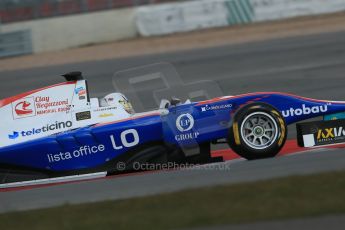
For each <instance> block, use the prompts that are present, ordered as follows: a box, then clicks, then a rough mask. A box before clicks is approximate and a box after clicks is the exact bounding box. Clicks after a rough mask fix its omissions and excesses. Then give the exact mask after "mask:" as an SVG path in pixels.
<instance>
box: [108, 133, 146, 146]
mask: <svg viewBox="0 0 345 230" xmlns="http://www.w3.org/2000/svg"><path fill="white" fill-rule="evenodd" d="M120 139H121V141H120V142H119V143H116V142H115V137H114V135H110V141H111V145H112V147H113V149H115V150H120V149H123V148H124V147H125V148H130V147H134V146H136V145H138V144H139V142H140V138H139V134H138V131H137V130H135V129H128V130H125V131H122V132H121V134H120Z"/></svg>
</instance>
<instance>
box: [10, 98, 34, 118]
mask: <svg viewBox="0 0 345 230" xmlns="http://www.w3.org/2000/svg"><path fill="white" fill-rule="evenodd" d="M30 106H31V103H30V102H27V101H22V102H19V103H18V104H17V105H16V106H15V109H14V111H15V112H16V114H17V115H18V116H25V115H29V114H32V113H33V110H32V109H30Z"/></svg>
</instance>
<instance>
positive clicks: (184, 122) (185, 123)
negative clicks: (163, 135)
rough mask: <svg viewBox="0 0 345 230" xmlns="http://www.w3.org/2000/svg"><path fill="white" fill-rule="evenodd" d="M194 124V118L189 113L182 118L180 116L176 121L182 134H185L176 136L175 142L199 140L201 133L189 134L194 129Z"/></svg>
mask: <svg viewBox="0 0 345 230" xmlns="http://www.w3.org/2000/svg"><path fill="white" fill-rule="evenodd" d="M194 123H195V121H194V118H193V116H192V115H191V114H189V113H185V114H181V115H180V116H178V117H177V119H176V128H177V129H178V130H179V131H180V132H183V134H177V135H175V140H176V141H186V140H192V139H196V138H198V136H199V134H200V133H199V132H188V131H190V130H192V129H193V127H194Z"/></svg>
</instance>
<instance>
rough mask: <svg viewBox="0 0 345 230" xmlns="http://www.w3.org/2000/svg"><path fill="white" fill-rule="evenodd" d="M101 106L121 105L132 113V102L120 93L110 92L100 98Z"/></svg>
mask: <svg viewBox="0 0 345 230" xmlns="http://www.w3.org/2000/svg"><path fill="white" fill-rule="evenodd" d="M101 106H103V107H105V106H117V107H122V108H123V109H124V110H126V112H127V113H129V114H133V113H134V109H133V107H132V104H131V103H130V102H129V101H128V99H127V98H126V97H125V95H123V94H122V93H111V94H108V95H107V96H105V97H104V98H102V99H101Z"/></svg>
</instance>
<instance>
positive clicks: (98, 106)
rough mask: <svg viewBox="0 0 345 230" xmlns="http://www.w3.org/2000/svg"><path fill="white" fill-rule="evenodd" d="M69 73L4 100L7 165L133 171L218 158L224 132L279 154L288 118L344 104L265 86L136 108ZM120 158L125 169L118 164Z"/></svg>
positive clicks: (2, 164)
mask: <svg viewBox="0 0 345 230" xmlns="http://www.w3.org/2000/svg"><path fill="white" fill-rule="evenodd" d="M64 77H65V79H66V81H65V82H63V83H60V84H56V85H51V86H48V87H45V88H41V89H36V90H33V91H30V92H26V93H23V94H20V95H17V96H14V97H10V98H6V99H3V100H1V101H0V115H1V121H2V122H1V135H0V171H1V172H2V173H8V174H15V175H37V176H38V177H40V178H41V177H42V175H44V176H46V177H56V176H64V175H73V174H82V173H89V172H98V171H107V172H109V173H119V172H129V171H132V170H133V169H134V164H146V163H154V164H161V163H167V162H174V163H176V164H179V163H186V162H189V163H207V162H214V161H218V160H219V159H213V158H212V157H211V154H210V145H211V143H220V142H221V140H226V141H225V142H226V143H228V144H229V146H230V147H231V148H232V149H233V150H234V151H235V152H236V153H238V154H239V155H240V156H242V157H244V158H246V159H250V160H252V159H260V158H268V157H274V156H275V155H277V154H278V153H279V151H280V150H281V148H282V147H283V146H284V143H285V140H286V138H287V125H290V124H292V123H296V122H300V121H303V120H307V119H310V118H314V117H319V116H326V115H331V117H328V120H331V121H322V122H323V124H328V123H327V122H335V121H332V120H334V119H336V118H337V116H339V115H337V114H339V113H342V112H345V102H338V101H324V100H315V99H309V98H303V97H299V96H295V95H290V94H285V93H275V92H260V93H249V94H243V95H237V96H224V97H219V98H214V99H211V100H206V101H200V102H191V101H186V102H185V103H181V102H180V101H179V100H178V99H171V100H170V101H168V100H162V103H161V106H160V108H159V109H157V110H154V111H150V112H145V113H135V112H134V110H133V108H132V105H131V103H130V102H129V101H128V99H127V98H126V97H125V96H124V95H122V94H121V93H112V94H109V95H107V96H105V97H104V98H101V99H99V98H90V97H89V92H88V86H87V82H86V80H84V79H83V77H82V75H81V73H80V72H72V73H69V74H65V75H64ZM332 114H336V115H332ZM328 125H330V127H328V128H327V127H323V126H322V125H320V126H318V125H317V123H313V124H312V125H309V126H305V125H304V126H303V124H302V126H299V127H298V129H299V137H298V138H299V143H300V144H301V145H303V146H306V147H313V146H316V145H320V144H330V143H336V142H337V141H339V140H341V139H342V137H343V136H345V131H344V130H343V129H342V126H341V125H338V124H336V125H337V127H335V126H336V125H335V124H334V123H331V124H328ZM308 127H310V129H309V128H308ZM331 128H332V130H330V129H331ZM344 139H345V138H344ZM119 162H121V163H122V168H121V170H119V169H118V168H117V167H115V166H116V165H118V163H119Z"/></svg>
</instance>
